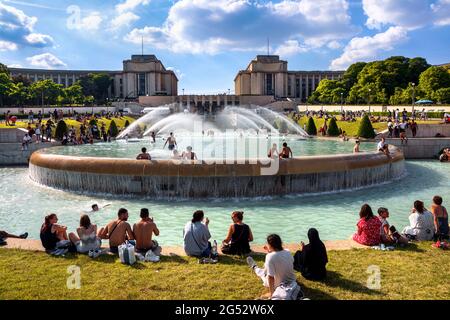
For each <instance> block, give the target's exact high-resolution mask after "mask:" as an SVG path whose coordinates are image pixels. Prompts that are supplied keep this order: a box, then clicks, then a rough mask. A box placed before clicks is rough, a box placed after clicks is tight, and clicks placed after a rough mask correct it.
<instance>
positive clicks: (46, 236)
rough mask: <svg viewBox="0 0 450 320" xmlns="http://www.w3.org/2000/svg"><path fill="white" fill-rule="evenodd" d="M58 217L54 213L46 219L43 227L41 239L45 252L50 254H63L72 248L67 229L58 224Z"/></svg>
mask: <svg viewBox="0 0 450 320" xmlns="http://www.w3.org/2000/svg"><path fill="white" fill-rule="evenodd" d="M57 223H58V216H57V215H56V214H54V213H52V214H49V215H48V216H46V217H45V220H44V223H43V224H42V227H41V232H40V238H41V242H42V246H43V247H44V248H45V251H46V252H47V253H50V254H55V255H59V254H63V253H65V252H67V251H66V250H67V249H69V247H70V246H71V244H72V243H71V241H70V240H69V237H68V236H67V227H66V226H62V225H59V224H57Z"/></svg>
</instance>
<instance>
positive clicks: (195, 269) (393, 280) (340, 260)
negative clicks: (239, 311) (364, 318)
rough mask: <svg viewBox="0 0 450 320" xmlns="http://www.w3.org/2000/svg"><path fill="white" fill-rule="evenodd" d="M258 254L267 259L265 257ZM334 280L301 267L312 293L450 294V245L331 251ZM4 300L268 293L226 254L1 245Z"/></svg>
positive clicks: (327, 296)
mask: <svg viewBox="0 0 450 320" xmlns="http://www.w3.org/2000/svg"><path fill="white" fill-rule="evenodd" d="M255 260H256V261H257V263H258V264H259V265H262V263H263V260H264V256H257V257H255ZM329 260H330V263H329V265H328V270H329V274H328V279H327V280H326V281H325V282H323V283H320V282H312V281H307V280H305V279H304V278H302V276H301V275H300V274H298V273H297V276H298V280H299V282H300V284H301V286H302V288H303V290H304V292H305V294H306V296H307V297H309V298H311V299H355V300H362V299H383V300H385V299H439V300H442V299H449V298H450V296H449V292H450V282H449V279H450V269H449V268H448V267H447V266H448V265H449V263H450V251H447V252H445V251H442V250H438V249H434V248H431V243H429V242H426V243H420V244H418V245H415V244H414V245H411V246H410V247H409V248H407V249H399V250H395V251H384V252H382V251H376V250H364V249H363V250H356V249H354V250H347V251H330V252H329ZM71 265H77V266H79V267H80V268H81V289H80V290H69V289H67V286H66V282H67V279H68V277H69V276H70V275H69V274H68V273H67V268H68V267H69V266H71ZM371 265H375V266H378V267H379V268H380V270H381V289H380V290H370V289H368V288H367V286H366V283H367V279H368V277H369V276H370V274H369V273H367V269H368V267H369V266H371ZM0 270H2V271H1V272H0V300H5V299H6V300H8V299H152V300H160V299H162V300H165V299H170V300H173V299H183V300H184V299H187V300H210V299H226V300H235V299H244V300H247V299H250V300H253V299H256V298H258V297H259V296H260V295H261V294H264V293H266V292H267V291H266V289H264V288H263V287H262V285H261V281H260V279H258V278H257V277H256V276H255V275H254V274H253V273H252V271H251V270H250V269H249V268H248V266H247V264H246V262H245V259H240V258H238V257H221V261H220V263H219V264H217V265H203V264H198V263H197V260H196V259H193V258H188V257H179V256H175V257H162V259H161V262H159V263H156V264H152V263H142V262H138V263H136V264H135V265H134V266H126V265H122V264H121V263H120V262H119V260H118V258H116V257H114V256H101V257H100V258H99V259H98V260H92V259H90V258H89V257H87V256H83V255H68V256H67V257H66V258H57V257H50V256H48V255H46V254H45V253H40V252H26V251H20V250H10V249H0Z"/></svg>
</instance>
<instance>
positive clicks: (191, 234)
mask: <svg viewBox="0 0 450 320" xmlns="http://www.w3.org/2000/svg"><path fill="white" fill-rule="evenodd" d="M204 217H205V214H204V212H203V211H202V210H197V211H195V212H194V214H193V217H192V220H191V221H189V222H188V223H187V224H186V226H185V227H184V231H183V239H184V251H185V252H186V254H187V255H188V256H191V257H206V258H208V257H209V256H210V255H211V243H210V242H209V239H210V238H211V234H210V233H209V229H208V225H209V219H208V218H206V219H205V223H203V222H202V221H203V218H204Z"/></svg>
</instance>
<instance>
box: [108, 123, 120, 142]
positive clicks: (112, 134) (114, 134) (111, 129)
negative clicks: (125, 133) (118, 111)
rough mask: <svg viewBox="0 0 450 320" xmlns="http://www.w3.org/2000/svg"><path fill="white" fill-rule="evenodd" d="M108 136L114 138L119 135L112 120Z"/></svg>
mask: <svg viewBox="0 0 450 320" xmlns="http://www.w3.org/2000/svg"><path fill="white" fill-rule="evenodd" d="M109 134H110V135H111V137H114V138H115V137H117V135H118V134H119V129H117V125H116V122H115V121H114V120H112V121H111V124H110V125H109Z"/></svg>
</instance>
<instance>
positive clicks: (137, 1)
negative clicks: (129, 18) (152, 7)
mask: <svg viewBox="0 0 450 320" xmlns="http://www.w3.org/2000/svg"><path fill="white" fill-rule="evenodd" d="M149 3H150V0H125V2H122V3H119V4H118V5H116V11H117V12H118V13H124V12H127V11H132V10H134V9H135V8H136V7H138V6H140V5H143V6H146V5H148V4H149Z"/></svg>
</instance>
